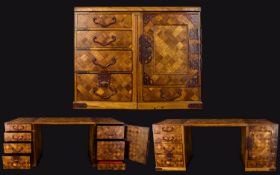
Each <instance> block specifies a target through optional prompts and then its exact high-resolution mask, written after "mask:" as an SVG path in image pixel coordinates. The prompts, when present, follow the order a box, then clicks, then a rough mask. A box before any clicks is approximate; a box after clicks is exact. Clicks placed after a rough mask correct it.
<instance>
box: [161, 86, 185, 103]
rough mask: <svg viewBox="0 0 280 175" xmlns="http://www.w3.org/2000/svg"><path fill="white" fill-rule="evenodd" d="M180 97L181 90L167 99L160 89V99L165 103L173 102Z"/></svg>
mask: <svg viewBox="0 0 280 175" xmlns="http://www.w3.org/2000/svg"><path fill="white" fill-rule="evenodd" d="M181 96H182V90H181V89H177V90H176V92H175V94H174V95H173V96H172V97H168V96H167V95H165V94H164V90H163V89H160V98H162V99H164V100H165V101H173V100H175V99H176V98H179V97H181Z"/></svg>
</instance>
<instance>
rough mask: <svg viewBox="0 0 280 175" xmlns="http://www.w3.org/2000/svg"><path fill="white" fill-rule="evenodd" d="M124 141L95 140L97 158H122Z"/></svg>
mask: <svg viewBox="0 0 280 175" xmlns="http://www.w3.org/2000/svg"><path fill="white" fill-rule="evenodd" d="M124 149H125V142H124V141H97V160H124Z"/></svg>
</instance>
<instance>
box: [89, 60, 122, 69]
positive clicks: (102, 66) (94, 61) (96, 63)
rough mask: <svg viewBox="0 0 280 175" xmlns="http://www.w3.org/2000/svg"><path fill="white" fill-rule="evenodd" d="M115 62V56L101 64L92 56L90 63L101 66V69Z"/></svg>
mask: <svg viewBox="0 0 280 175" xmlns="http://www.w3.org/2000/svg"><path fill="white" fill-rule="evenodd" d="M116 62H117V60H116V58H115V57H112V59H111V61H110V62H109V63H108V64H106V65H102V64H99V63H98V62H97V59H96V58H95V57H93V58H92V63H93V64H94V65H96V66H99V67H101V68H102V69H107V68H108V67H110V66H112V65H114V64H116Z"/></svg>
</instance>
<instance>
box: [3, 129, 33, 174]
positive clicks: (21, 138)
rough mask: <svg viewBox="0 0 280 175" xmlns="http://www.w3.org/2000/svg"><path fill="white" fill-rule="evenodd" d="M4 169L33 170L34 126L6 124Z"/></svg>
mask: <svg viewBox="0 0 280 175" xmlns="http://www.w3.org/2000/svg"><path fill="white" fill-rule="evenodd" d="M4 141H5V143H4V144H3V146H4V154H5V155H4V156H2V160H3V169H30V168H31V160H30V159H31V153H32V148H31V141H32V125H31V124H15V123H5V133H4Z"/></svg>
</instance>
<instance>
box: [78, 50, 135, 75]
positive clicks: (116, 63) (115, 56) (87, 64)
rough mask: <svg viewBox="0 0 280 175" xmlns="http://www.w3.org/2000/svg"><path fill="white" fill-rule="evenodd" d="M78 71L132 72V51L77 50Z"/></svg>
mask: <svg viewBox="0 0 280 175" xmlns="http://www.w3.org/2000/svg"><path fill="white" fill-rule="evenodd" d="M75 66H76V67H75V69H76V71H86V72H101V71H103V70H104V69H106V71H114V72H124V71H126V72H131V71H132V51H84V50H77V51H76V61H75Z"/></svg>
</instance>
